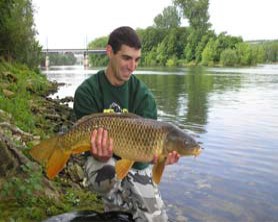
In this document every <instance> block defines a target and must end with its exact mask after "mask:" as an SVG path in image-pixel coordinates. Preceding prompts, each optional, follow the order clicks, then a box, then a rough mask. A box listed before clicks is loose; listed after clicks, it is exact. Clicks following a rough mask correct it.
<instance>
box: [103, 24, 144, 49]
mask: <svg viewBox="0 0 278 222" xmlns="http://www.w3.org/2000/svg"><path fill="white" fill-rule="evenodd" d="M108 45H110V46H111V47H112V49H113V52H114V53H117V52H118V51H119V50H120V49H121V47H122V45H127V46H129V47H132V48H135V49H141V41H140V39H139V37H138V35H137V33H136V32H135V30H133V29H132V28H131V27H129V26H122V27H119V28H117V29H115V30H114V31H112V32H111V34H110V35H109V39H108Z"/></svg>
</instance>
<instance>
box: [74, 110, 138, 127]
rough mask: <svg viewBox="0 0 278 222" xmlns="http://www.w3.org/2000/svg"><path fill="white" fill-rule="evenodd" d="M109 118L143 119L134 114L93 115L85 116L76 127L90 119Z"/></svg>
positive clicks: (77, 122) (76, 123)
mask: <svg viewBox="0 0 278 222" xmlns="http://www.w3.org/2000/svg"><path fill="white" fill-rule="evenodd" d="M107 116H110V117H111V118H112V117H115V116H116V117H120V118H133V119H136V118H142V117H141V116H138V115H136V114H134V113H92V114H89V115H86V116H83V117H82V118H81V119H79V120H77V121H76V122H75V124H74V126H76V125H79V124H81V123H83V122H86V121H87V120H88V119H91V118H102V117H107Z"/></svg>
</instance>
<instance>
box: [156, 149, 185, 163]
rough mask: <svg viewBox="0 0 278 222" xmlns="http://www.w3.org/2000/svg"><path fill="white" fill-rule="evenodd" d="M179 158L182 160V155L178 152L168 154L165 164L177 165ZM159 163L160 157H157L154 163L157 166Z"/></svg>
mask: <svg viewBox="0 0 278 222" xmlns="http://www.w3.org/2000/svg"><path fill="white" fill-rule="evenodd" d="M179 158H180V155H179V154H178V153H177V152H176V151H173V152H171V153H168V156H167V159H166V162H165V164H166V165H171V164H174V163H177V162H178V161H179ZM157 161H158V155H155V156H154V159H153V163H154V164H156V163H157Z"/></svg>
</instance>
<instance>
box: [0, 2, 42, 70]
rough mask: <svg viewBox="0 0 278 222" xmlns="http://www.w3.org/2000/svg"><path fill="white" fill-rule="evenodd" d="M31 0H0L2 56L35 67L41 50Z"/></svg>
mask: <svg viewBox="0 0 278 222" xmlns="http://www.w3.org/2000/svg"><path fill="white" fill-rule="evenodd" d="M33 13H34V8H33V6H32V1H31V0H0V58H2V59H5V60H7V61H16V62H19V63H23V64H26V65H27V66H29V67H30V68H35V67H37V66H38V64H39V63H40V57H41V50H42V47H41V46H40V44H39V42H38V41H37V40H36V38H35V37H36V34H37V32H36V29H35V24H34V17H33Z"/></svg>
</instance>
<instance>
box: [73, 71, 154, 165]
mask: <svg viewBox="0 0 278 222" xmlns="http://www.w3.org/2000/svg"><path fill="white" fill-rule="evenodd" d="M112 104H113V105H115V104H117V105H118V106H119V107H120V108H121V109H127V110H128V112H131V113H135V114H137V115H139V116H142V117H145V118H150V119H157V108H156V103H155V100H154V97H153V95H152V93H151V92H150V91H149V89H148V88H147V86H146V85H145V84H144V83H143V82H142V81H141V80H139V79H138V78H137V77H136V76H134V75H132V76H131V77H130V79H129V80H128V81H127V82H125V84H124V85H122V86H119V87H115V86H113V85H111V84H110V82H109V81H108V79H107V77H106V75H105V73H104V71H103V70H102V71H99V72H98V73H96V74H95V75H92V76H91V77H89V78H88V79H86V80H85V81H84V82H83V83H82V84H81V85H80V86H79V87H78V88H77V90H76V91H75V95H74V106H73V109H74V112H75V115H76V117H77V119H80V118H81V117H83V116H85V115H89V114H92V113H100V112H103V110H104V109H109V108H111V105H112ZM147 166H148V164H143V163H135V164H134V165H133V167H134V168H136V169H144V168H145V167H147Z"/></svg>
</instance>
